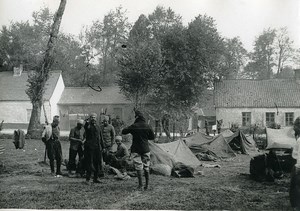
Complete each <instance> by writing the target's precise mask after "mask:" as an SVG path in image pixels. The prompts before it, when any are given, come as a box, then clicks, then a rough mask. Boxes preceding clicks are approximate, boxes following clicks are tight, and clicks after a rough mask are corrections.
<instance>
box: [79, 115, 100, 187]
mask: <svg viewBox="0 0 300 211" xmlns="http://www.w3.org/2000/svg"><path fill="white" fill-rule="evenodd" d="M96 118H97V114H95V113H92V114H90V117H89V119H87V120H86V123H85V125H84V129H85V134H86V141H85V142H84V161H85V165H86V182H87V183H88V184H89V182H90V178H91V174H92V172H93V173H94V178H93V181H94V183H100V181H99V180H98V173H99V167H100V171H103V162H102V148H103V136H102V132H101V129H100V127H99V126H98V125H97V124H96Z"/></svg>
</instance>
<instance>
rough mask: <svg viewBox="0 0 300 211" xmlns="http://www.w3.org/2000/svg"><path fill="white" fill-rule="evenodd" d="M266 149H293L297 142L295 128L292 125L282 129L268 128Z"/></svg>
mask: <svg viewBox="0 0 300 211" xmlns="http://www.w3.org/2000/svg"><path fill="white" fill-rule="evenodd" d="M266 131H267V148H266V149H291V148H292V147H294V145H295V144H296V139H295V135H294V130H293V128H292V127H285V128H282V129H271V128H267V129H266Z"/></svg>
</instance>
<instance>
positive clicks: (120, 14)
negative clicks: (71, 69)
mask: <svg viewBox="0 0 300 211" xmlns="http://www.w3.org/2000/svg"><path fill="white" fill-rule="evenodd" d="M125 13H126V11H124V10H123V9H122V7H118V8H116V9H115V10H114V11H110V12H109V13H108V14H107V15H105V16H104V19H103V21H100V20H97V21H95V22H93V24H92V26H91V27H90V28H88V29H87V30H86V32H85V35H84V39H85V41H84V43H85V45H84V46H85V47H84V48H85V50H88V49H89V52H88V51H85V54H84V55H86V56H87V58H86V61H91V60H90V59H91V58H92V59H93V60H94V59H96V58H97V59H98V62H97V67H96V69H97V70H98V71H97V72H96V73H95V74H93V79H94V80H95V82H96V81H97V82H98V83H99V81H100V82H101V84H102V85H110V84H112V83H113V82H114V81H115V75H116V72H117V71H118V66H117V62H116V54H117V53H118V49H119V48H120V46H121V45H122V44H124V43H125V42H126V40H127V37H128V32H129V28H130V24H129V22H128V18H127V17H126V16H125Z"/></svg>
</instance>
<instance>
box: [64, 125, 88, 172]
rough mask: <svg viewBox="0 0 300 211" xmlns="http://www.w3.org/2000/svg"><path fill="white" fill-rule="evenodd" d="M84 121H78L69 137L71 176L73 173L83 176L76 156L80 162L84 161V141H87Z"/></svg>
mask: <svg viewBox="0 0 300 211" xmlns="http://www.w3.org/2000/svg"><path fill="white" fill-rule="evenodd" d="M83 124H84V121H83V120H82V119H79V120H77V125H76V127H74V128H72V129H71V131H70V135H69V140H70V148H69V163H68V170H69V175H71V174H72V171H76V174H77V176H78V174H81V175H82V174H83V173H82V169H80V168H79V165H78V166H76V156H77V155H78V160H79V162H81V161H82V159H83V141H84V139H85V134H84V129H83Z"/></svg>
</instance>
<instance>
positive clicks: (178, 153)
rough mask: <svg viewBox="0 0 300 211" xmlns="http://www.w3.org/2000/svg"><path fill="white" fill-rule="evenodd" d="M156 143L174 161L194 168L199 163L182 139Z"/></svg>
mask: <svg viewBox="0 0 300 211" xmlns="http://www.w3.org/2000/svg"><path fill="white" fill-rule="evenodd" d="M157 145H158V146H159V147H160V148H161V149H163V151H165V152H167V153H168V154H169V155H170V156H171V157H172V158H173V159H174V161H175V163H179V162H180V163H183V164H185V165H187V166H191V167H193V168H196V167H197V166H199V165H200V164H201V163H200V161H199V160H198V159H197V157H196V156H195V155H194V154H193V152H192V151H191V150H190V149H189V148H188V146H187V145H186V144H185V143H184V142H183V141H182V140H177V141H173V142H170V143H165V144H157Z"/></svg>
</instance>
